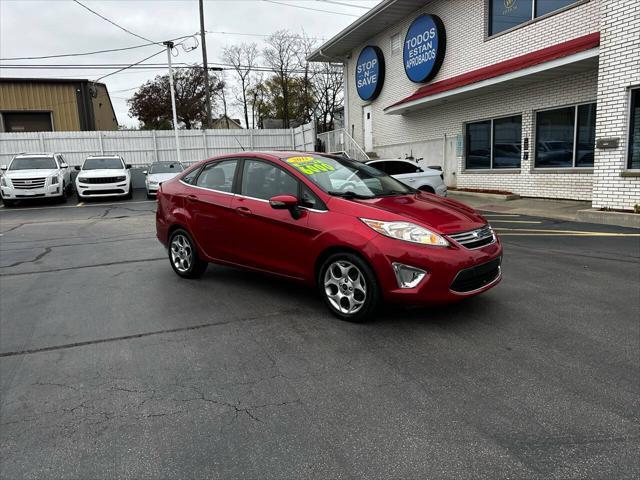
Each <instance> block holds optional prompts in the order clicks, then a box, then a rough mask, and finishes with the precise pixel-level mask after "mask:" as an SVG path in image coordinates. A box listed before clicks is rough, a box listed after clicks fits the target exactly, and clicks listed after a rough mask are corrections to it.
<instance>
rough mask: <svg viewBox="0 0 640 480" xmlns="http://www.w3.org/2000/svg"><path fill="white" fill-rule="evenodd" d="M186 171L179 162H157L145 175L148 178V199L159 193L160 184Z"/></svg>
mask: <svg viewBox="0 0 640 480" xmlns="http://www.w3.org/2000/svg"><path fill="white" fill-rule="evenodd" d="M183 171H184V167H183V166H182V164H181V163H179V162H155V163H152V164H151V165H150V166H149V169H148V170H145V171H144V172H142V173H144V174H145V175H146V176H147V178H146V180H145V185H146V187H147V198H151V197H153V196H154V195H156V194H157V193H158V186H159V185H160V183H162V182H164V181H166V180H171V179H172V178H173V177H175V176H177V175H178V174H179V173H181V172H183Z"/></svg>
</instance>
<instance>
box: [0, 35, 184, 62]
mask: <svg viewBox="0 0 640 480" xmlns="http://www.w3.org/2000/svg"><path fill="white" fill-rule="evenodd" d="M190 36H191V35H183V36H182V37H177V38H173V39H171V41H176V40H182V39H183V38H189V37H190ZM151 45H157V43H156V42H152V43H143V44H141V45H132V46H131V47H122V48H109V49H106V50H95V51H93V52H81V53H61V54H57V55H40V56H36V57H12V58H0V61H15V60H44V59H47V58H63V57H82V56H85V55H96V54H100V53H110V52H122V51H125V50H134V49H136V48H143V47H149V46H151Z"/></svg>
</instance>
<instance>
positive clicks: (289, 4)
mask: <svg viewBox="0 0 640 480" xmlns="http://www.w3.org/2000/svg"><path fill="white" fill-rule="evenodd" d="M262 1H263V2H267V3H273V4H274V5H283V6H285V7H293V8H301V9H303V10H312V11H314V12H322V13H333V14H335V15H343V16H345V17H359V16H360V15H352V14H350V13H343V12H336V11H334V10H321V9H319V8H313V7H303V6H302V5H292V4H291V3H285V2H278V1H276V0H262Z"/></svg>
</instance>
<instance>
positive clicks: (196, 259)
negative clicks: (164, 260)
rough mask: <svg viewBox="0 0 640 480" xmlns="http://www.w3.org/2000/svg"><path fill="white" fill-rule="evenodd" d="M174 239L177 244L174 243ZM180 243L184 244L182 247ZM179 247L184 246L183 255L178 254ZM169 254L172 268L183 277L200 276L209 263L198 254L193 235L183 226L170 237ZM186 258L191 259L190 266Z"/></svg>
mask: <svg viewBox="0 0 640 480" xmlns="http://www.w3.org/2000/svg"><path fill="white" fill-rule="evenodd" d="M174 241H175V242H176V245H174ZM180 244H182V245H183V246H182V247H180ZM179 248H182V249H181V250H180V252H181V255H179V254H178V249H179ZM168 254H169V263H170V264H171V268H173V271H174V272H176V273H177V274H178V275H179V276H181V277H182V278H200V277H201V276H202V275H203V274H204V272H205V271H206V270H207V266H208V265H209V264H208V263H207V262H205V261H204V260H202V259H201V258H200V256H199V255H198V250H197V249H196V247H195V242H194V241H193V239H192V238H191V235H189V233H188V232H187V231H186V230H183V229H181V228H179V229H177V230H175V231H174V232H173V233H172V234H171V236H170V237H169V248H168ZM186 258H188V259H190V262H189V263H188V266H187V264H186V263H185V259H186Z"/></svg>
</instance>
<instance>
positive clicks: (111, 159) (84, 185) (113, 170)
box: [76, 155, 133, 200]
mask: <svg viewBox="0 0 640 480" xmlns="http://www.w3.org/2000/svg"><path fill="white" fill-rule="evenodd" d="M130 168H131V165H128V164H126V163H124V160H122V157H120V156H118V155H111V156H108V155H95V156H91V157H87V158H86V160H85V161H84V163H83V164H82V167H76V170H80V171H79V172H78V176H77V177H76V192H77V194H78V200H85V199H87V198H94V197H96V198H101V197H121V196H124V197H126V198H131V196H132V194H133V188H132V185H131V171H130V170H129V169H130Z"/></svg>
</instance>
